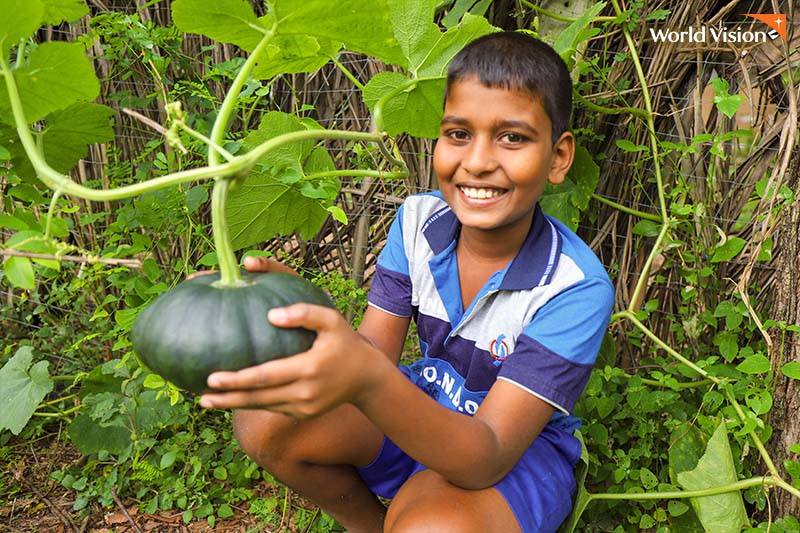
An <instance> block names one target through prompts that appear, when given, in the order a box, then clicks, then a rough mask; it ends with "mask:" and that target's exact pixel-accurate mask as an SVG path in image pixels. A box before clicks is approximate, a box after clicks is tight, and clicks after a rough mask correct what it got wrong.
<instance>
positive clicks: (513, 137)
mask: <svg viewBox="0 0 800 533" xmlns="http://www.w3.org/2000/svg"><path fill="white" fill-rule="evenodd" d="M501 139H502V140H503V141H504V142H507V143H510V144H519V143H521V142H525V141H526V140H527V139H526V137H525V136H523V135H520V134H519V133H505V134H503V136H502V138H501Z"/></svg>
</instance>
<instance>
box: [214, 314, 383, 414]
mask: <svg viewBox="0 0 800 533" xmlns="http://www.w3.org/2000/svg"><path fill="white" fill-rule="evenodd" d="M268 318H269V321H270V322H272V324H274V325H276V326H280V327H304V328H306V329H310V330H314V331H316V332H317V338H316V340H315V341H314V344H313V346H312V347H311V349H309V350H308V351H306V352H302V353H299V354H297V355H293V356H291V357H287V358H285V359H276V360H273V361H269V362H267V363H263V364H261V365H258V366H254V367H250V368H246V369H244V370H240V371H238V372H216V373H214V374H211V375H210V376H209V377H208V386H209V387H210V388H212V389H215V390H214V392H209V393H206V394H203V396H202V397H201V399H200V405H201V406H203V407H206V408H214V407H216V408H263V409H268V410H270V411H276V412H280V413H284V414H287V415H290V416H293V417H295V418H309V417H313V416H317V415H320V414H323V413H325V412H327V411H329V410H331V409H333V408H334V407H337V406H338V405H341V404H343V403H348V402H353V401H355V400H356V399H357V398H358V396H359V395H360V394H361V393H362V392H363V391H364V390H366V389H367V388H368V387H369V383H370V378H369V377H368V376H369V369H370V368H374V367H375V366H376V364H379V363H380V362H385V363H387V364H390V363H389V361H388V359H387V358H385V357H382V356H381V354H380V352H379V351H378V350H377V349H376V348H375V347H373V346H372V345H371V344H370V343H369V342H367V341H366V340H365V339H364V338H363V337H361V336H360V335H359V334H358V333H356V332H355V331H354V330H353V329H352V328H351V327H350V325H349V324H348V323H347V322H346V321H345V320H344V318H343V317H342V316H341V314H339V312H338V311H336V310H334V309H329V308H327V307H323V306H318V305H311V304H302V303H301V304H295V305H291V306H288V307H283V308H278V309H273V310H271V311H270V312H269V315H268Z"/></svg>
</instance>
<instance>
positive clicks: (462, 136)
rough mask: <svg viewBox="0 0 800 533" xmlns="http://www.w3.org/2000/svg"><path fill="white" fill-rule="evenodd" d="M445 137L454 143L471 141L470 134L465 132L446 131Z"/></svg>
mask: <svg viewBox="0 0 800 533" xmlns="http://www.w3.org/2000/svg"><path fill="white" fill-rule="evenodd" d="M445 135H446V136H447V137H450V138H451V139H453V140H454V141H466V140H467V139H469V134H468V133H467V132H466V131H464V130H450V131H446V132H445Z"/></svg>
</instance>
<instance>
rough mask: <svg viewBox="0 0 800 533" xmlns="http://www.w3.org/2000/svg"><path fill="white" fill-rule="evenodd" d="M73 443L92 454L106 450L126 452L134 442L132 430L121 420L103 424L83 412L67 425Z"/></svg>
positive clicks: (79, 448)
mask: <svg viewBox="0 0 800 533" xmlns="http://www.w3.org/2000/svg"><path fill="white" fill-rule="evenodd" d="M67 435H69V438H70V440H71V441H72V444H74V445H75V447H76V448H78V450H80V452H81V453H82V454H84V455H91V454H93V453H97V452H99V451H102V450H105V451H107V452H110V453H115V454H122V453H125V452H126V451H127V450H128V449H129V448H130V447H131V446H133V442H132V440H131V430H130V429H128V428H127V427H125V426H124V425H122V423H121V422H120V421H119V420H115V421H114V422H113V423H112V424H105V425H101V424H99V423H98V422H97V421H96V420H93V419H92V417H91V416H90V415H89V414H88V413H85V412H84V413H81V414H79V415H78V416H76V417H75V419H74V420H73V421H72V422H71V423H70V425H69V426H68V427H67Z"/></svg>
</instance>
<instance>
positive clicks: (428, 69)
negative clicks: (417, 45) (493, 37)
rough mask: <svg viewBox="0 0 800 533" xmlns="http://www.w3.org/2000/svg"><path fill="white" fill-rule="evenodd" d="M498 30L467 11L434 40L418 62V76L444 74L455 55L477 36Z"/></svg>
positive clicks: (483, 19)
mask: <svg viewBox="0 0 800 533" xmlns="http://www.w3.org/2000/svg"><path fill="white" fill-rule="evenodd" d="M496 31H499V28H495V27H494V26H492V25H491V24H489V21H487V20H486V19H485V18H483V17H476V16H473V15H470V14H469V13H467V14H466V15H464V18H463V19H462V20H461V23H460V24H458V25H457V26H455V27H453V28H450V29H449V30H447V31H446V32H445V33H444V34H442V35H441V37H440V39H439V40H438V41H437V42H436V46H434V47H433V49H431V50H430V53H428V55H427V57H426V59H425V61H424V62H423V63H422V64H420V66H419V71H418V74H419V76H420V77H426V76H444V75H445V74H447V67H448V66H449V65H450V61H452V60H453V58H454V57H455V55H456V54H457V53H458V52H459V51H461V49H462V48H464V46H466V45H467V44H469V43H470V42H472V41H474V40H475V39H477V38H478V37H482V36H484V35H488V34H489V33H494V32H496Z"/></svg>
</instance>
